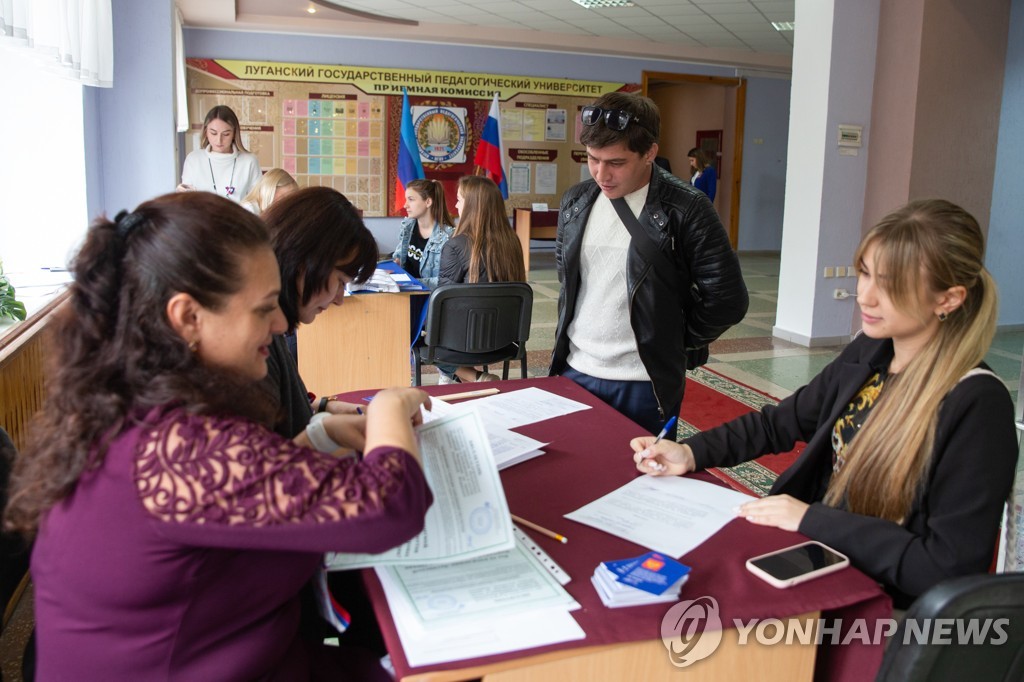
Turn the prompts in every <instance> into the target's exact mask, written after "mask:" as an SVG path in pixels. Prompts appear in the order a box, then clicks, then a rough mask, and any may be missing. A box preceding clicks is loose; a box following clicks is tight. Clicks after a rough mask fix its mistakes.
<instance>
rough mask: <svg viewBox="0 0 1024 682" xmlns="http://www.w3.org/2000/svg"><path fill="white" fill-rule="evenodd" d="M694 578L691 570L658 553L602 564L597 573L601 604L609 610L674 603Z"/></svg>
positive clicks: (596, 586) (595, 578)
mask: <svg viewBox="0 0 1024 682" xmlns="http://www.w3.org/2000/svg"><path fill="white" fill-rule="evenodd" d="M689 577H690V567H689V566H684V565H683V564H681V563H679V562H678V561H676V560H675V559H671V558H669V557H666V556H665V555H663V554H658V553H657V552H648V553H647V554H643V555H641V556H638V557H633V558H630V559H621V560H619V561H602V562H601V563H600V564H598V566H597V570H596V571H594V576H593V577H592V578H591V582H593V583H594V587H595V589H597V594H598V596H599V597H601V601H602V602H604V605H605V606H607V607H609V608H618V607H620V606H642V605H645V604H660V603H664V602H674V601H676V600H678V599H679V590H680V589H681V588H682V587H683V583H685V582H686V580H687V578H689Z"/></svg>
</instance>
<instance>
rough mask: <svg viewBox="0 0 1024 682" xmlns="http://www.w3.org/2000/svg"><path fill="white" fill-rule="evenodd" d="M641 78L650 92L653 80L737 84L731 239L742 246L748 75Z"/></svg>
mask: <svg viewBox="0 0 1024 682" xmlns="http://www.w3.org/2000/svg"><path fill="white" fill-rule="evenodd" d="M641 78H642V81H641V88H642V89H641V92H643V94H644V95H645V96H647V92H648V85H649V84H650V82H651V81H670V82H676V83H699V84H703V85H721V86H724V87H732V88H736V129H735V138H734V139H735V144H734V145H733V151H732V182H731V184H732V196H730V197H729V225H728V227H727V229H728V232H729V243H730V244H732V248H733V249H736V248H738V246H739V235H740V186H741V184H742V180H743V127H744V124H745V123H746V121H745V116H746V108H747V79H746V78H728V77H725V76H699V75H696V74H690V73H668V72H665V71H644V72H643V74H642V76H641Z"/></svg>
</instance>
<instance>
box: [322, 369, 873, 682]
mask: <svg viewBox="0 0 1024 682" xmlns="http://www.w3.org/2000/svg"><path fill="white" fill-rule="evenodd" d="M481 386H482V387H485V388H499V389H500V390H502V391H513V390H517V389H522V388H527V387H531V386H536V387H538V388H542V389H544V390H547V391H550V392H552V393H556V394H558V395H561V396H564V397H566V398H570V399H572V400H577V401H579V402H581V403H585V404H587V405H591V406H592V408H593V409H590V410H584V411H581V412H576V413H574V414H570V415H566V416H563V417H557V418H554V419H549V420H547V421H542V422H538V423H535V424H529V425H526V426H522V427H519V428H517V429H515V430H516V431H518V432H520V433H522V434H524V435H527V436H530V437H531V438H535V439H537V440H539V441H541V442H545V443H550V445H548V446H547V447H546V448H544V451H545V453H546V454H544V455H542V456H540V457H537V458H535V459H532V460H529V461H527V462H523V463H521V464H517V465H515V466H513V467H510V468H509V469H506V470H504V471H502V472H501V478H502V481H503V483H504V486H505V495H506V497H507V499H508V504H509V508H510V510H511V512H512V513H513V514H516V515H518V516H522V517H523V518H525V519H528V520H529V521H533V522H534V523H537V524H539V525H541V526H544V527H546V528H550V529H552V530H554V531H556V532H558V533H561V534H562V535H565V536H566V537H567V538H569V542H568V543H567V544H561V543H558V542H556V541H555V540H552V539H550V538H548V537H546V536H543V535H541V534H540V533H536V532H534V531H532V530H529V529H524V530H526V532H527V533H529V534H530V536H531V537H532V538H533V539H534V540H535V541H536V543H537V544H538V545H539V546H540V547H542V548H543V549H544V550H545V551H546V552H547V553H548V554H549V555H551V558H552V559H554V560H555V562H556V563H558V564H559V565H560V566H561V567H562V568H563V569H565V571H566V572H567V573H568V574H569V575H570V576H572V582H570V583H569V584H568V585H567V586H566V589H567V590H568V592H569V593H570V594H571V595H572V596H573V598H575V599H576V601H578V602H579V603H580V605H581V606H582V609H580V610H578V611H574V612H573V616H574V617H575V618H576V621H577V622H578V623H579V624H580V626H581V627H582V628H583V630H584V631H585V632H586V638H585V639H582V640H578V641H574V642H563V643H559V644H552V645H548V646H544V647H538V648H534V649H529V650H525V651H515V652H510V653H507V654H499V655H495V656H487V657H484V658H476V659H466V660H461V661H452V662H448V663H443V664H436V665H428V666H421V667H418V668H411V667H410V666H409V664H408V663H407V661H406V659H405V654H404V652H403V650H402V647H401V642H400V640H399V638H398V634H397V632H396V631H395V626H394V622H393V621H392V619H391V614H390V611H389V609H388V608H387V601H386V599H385V597H384V593H383V590H382V588H381V586H380V582H379V581H378V580H377V577H376V575H375V573H374V572H373V571H372V570H366V571H364V573H363V577H364V581H365V583H366V586H367V590H368V592H369V594H370V598H371V599H372V601H373V604H374V610H375V612H376V614H377V618H378V620H379V622H380V627H381V630H382V632H383V634H384V639H385V642H386V644H387V647H388V651H389V652H390V653H391V660H392V663H393V664H394V667H395V671H396V673H397V674H398V678H399V679H401V678H402V677H405V676H407V675H410V674H418V673H424V672H428V671H432V670H455V669H459V668H468V667H472V666H477V665H486V664H488V663H494V662H497V661H503V660H508V659H515V658H522V657H524V656H527V655H536V654H540V653H544V652H547V651H556V650H563V649H571V648H577V647H588V646H595V645H600V644H615V643H625V642H635V641H643V640H651V639H660V638H661V630H660V628H661V620H662V616H664V615H665V612H666V611H667V610H668V609H669V607H670V606H671V605H670V604H656V605H652V606H637V607H629V608H620V609H614V610H612V609H608V608H606V607H605V606H604V605H603V604H602V603H601V600H600V597H598V595H597V593H596V591H595V590H594V587H593V585H591V583H590V576H591V575H592V574H593V572H594V569H595V568H596V567H597V564H598V563H599V562H601V561H607V560H614V559H624V558H627V557H631V556H637V555H639V554H642V553H644V552H646V551H648V550H647V548H644V547H641V546H640V545H636V544H633V543H631V542H628V541H626V540H623V539H621V538H618V537H615V536H613V535H609V534H607V533H604V532H602V531H599V530H597V529H595V528H591V527H590V526H585V525H582V524H580V523H576V522H575V521H570V520H568V519H566V518H564V517H563V515H564V514H567V513H569V512H571V511H573V510H575V509H578V508H580V507H582V506H583V505H585V504H587V503H589V502H592V501H593V500H595V499H597V498H598V497H600V496H602V495H605V494H607V493H609V492H611V491H612V490H615V489H616V488H619V487H621V486H622V485H625V484H626V483H628V482H629V481H630V480H631V479H632V478H634V477H635V476H637V475H640V474H638V473H637V472H636V470H635V468H634V466H633V460H632V455H631V450H630V448H629V439H630V438H631V437H633V436H634V435H643V433H644V432H643V430H642V429H641V428H640V427H639V426H637V425H636V424H635V423H633V422H632V421H631V420H629V419H628V418H626V417H624V416H622V415H621V414H619V413H618V412H617V411H615V410H614V409H612V408H611V407H609V406H608V405H606V404H605V403H603V402H601V401H600V400H599V399H598V398H596V397H595V396H593V395H592V394H591V393H589V392H588V391H586V390H585V389H583V388H582V387H580V386H579V385H577V384H576V383H575V382H573V381H571V380H569V379H565V378H563V377H546V378H541V379H525V380H523V379H521V380H514V381H513V380H510V381H503V382H489V383H487V384H484V385H481ZM426 390H427V392H428V393H430V394H431V395H438V396H441V395H444V394H446V393H449V394H450V393H460V392H463V391H466V390H470V387H468V386H467V385H465V384H461V385H453V386H437V387H433V386H431V387H426ZM373 392H374V391H356V392H351V393H347V394H344V395H342V396H339V398H340V399H342V400H349V401H351V402H359V401H360V400H361V399H362V398H363V397H364V396H367V395H371V394H372V393H373ZM693 477H694V478H697V479H700V480H704V481H708V482H712V483H717V484H719V485H721V482H720V481H718V480H717V479H715V478H714V477H713V476H711V475H710V474H706V473H703V472H700V473H696V474H693ZM804 540H806V538H805V536H803V535H801V534H799V533H790V532H787V531H783V530H779V529H776V528H765V527H759V526H753V525H751V524H749V523H748V522H746V521H743V520H742V519H737V520H734V521H732V522H730V523H729V524H727V525H726V526H725V527H724V528H723V529H722V530H721V531H719V532H718V533H716V534H715V535H714V536H712V537H711V538H710V539H709V540H708V541H706V542H704V543H703V544H701V545H700V546H698V547H697V548H696V549H694V550H693V551H691V552H690V553H688V554H686V555H684V556H682V557H680V558H679V559H680V561H681V562H682V563H684V564H686V565H688V566H690V567H692V569H693V570H692V572H691V573H690V577H689V580H688V581H687V583H686V584H685V585H684V586H683V589H682V592H681V594H680V600H687V599H695V598H697V597H700V596H704V595H708V596H712V597H714V598H715V599H716V600H717V601H718V605H719V615H720V617H721V619H722V622H723V623H724V624H726V625H731V624H732V623H733V620H734V619H741V620H742V621H743V622H744V623H747V622H749V620H750V619H753V618H758V619H763V618H786V617H789V616H796V615H799V614H802V613H808V612H813V611H821V612H822V616H821V617H822V618H826V619H833V618H841V619H842V620H843V622H844V631H845V629H847V628H849V627H850V626H851V625H852V621H853V619H855V618H866V619H868V621H869V632H873V631H874V625H873V621H874V620H876V619H878V618H888V617H889V616H890V615H891V612H892V606H891V601H890V599H889V597H888V596H887V595H886V594H885V593H884V592H883V591H882V590H881V588H880V587H879V586H878V584H877V583H875V581H873V580H872V579H870V578H869V577H867V576H866V575H864V574H863V573H861V572H860V571H858V570H856V569H853V568H849V569H845V570H842V571H839V572H837V573H834V574H831V575H827V576H824V577H821V578H818V579H815V580H811V581H808V582H806V583H802V584H800V585H796V586H793V587H790V588H788V589H777V588H774V587H772V586H770V585H768V584H767V583H766V582H764V581H762V580H760V579H758V578H756V577H755V576H753V575H752V574H751V573H750V572H749V571H747V569H746V566H745V562H746V560H747V559H748V558H750V557H753V556H756V555H758V554H763V553H765V552H770V551H772V550H775V549H781V548H783V547H788V546H790V545H794V544H797V543H798V542H801V541H804ZM882 653H883V648H882V646H880V645H867V644H864V643H862V642H859V641H855V642H854V643H852V644H846V645H841V646H824V645H823V646H820V647H819V650H818V663H817V670H816V678H818V679H827V680H863V679H873V678H874V675H875V671H876V670H877V668H878V666H879V664H880V662H881V657H882Z"/></svg>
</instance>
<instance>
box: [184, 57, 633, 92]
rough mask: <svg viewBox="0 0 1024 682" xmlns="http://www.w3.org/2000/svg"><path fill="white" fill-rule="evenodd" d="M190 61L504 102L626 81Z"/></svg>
mask: <svg viewBox="0 0 1024 682" xmlns="http://www.w3.org/2000/svg"><path fill="white" fill-rule="evenodd" d="M188 64H189V66H192V67H193V68H198V69H201V70H203V71H206V72H207V73H209V74H211V75H214V76H218V77H220V78H224V79H227V80H247V81H275V82H282V81H285V82H288V81H290V82H294V83H334V84H340V85H352V86H354V87H356V88H358V89H359V90H361V91H362V92H364V93H366V94H367V95H401V94H402V88H403V87H404V88H406V89H408V91H409V94H410V95H420V96H434V97H463V98H466V99H491V98H493V97H494V93H495V92H497V93H498V99H500V100H502V101H507V100H509V99H510V98H512V97H515V96H516V95H557V96H561V97H587V98H590V99H597V98H598V97H600V96H601V95H603V94H605V93H608V92H615V91H617V90H621V89H622V88H623V86H624V85H625V83H608V82H604V81H579V80H572V79H569V78H534V77H532V76H506V75H502V74H491V73H465V72H462V71H421V70H417V69H383V68H376V67H367V66H338V65H328V64H290V63H286V62H254V61H243V60H237V59H189V60H188Z"/></svg>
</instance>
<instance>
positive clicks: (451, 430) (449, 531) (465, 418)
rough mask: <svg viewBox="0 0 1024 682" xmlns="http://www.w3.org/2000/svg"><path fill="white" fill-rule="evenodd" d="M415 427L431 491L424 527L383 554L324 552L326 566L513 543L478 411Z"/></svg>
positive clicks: (407, 559)
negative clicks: (421, 530) (431, 497)
mask: <svg viewBox="0 0 1024 682" xmlns="http://www.w3.org/2000/svg"><path fill="white" fill-rule="evenodd" d="M416 432H417V439H418V440H419V445H420V453H421V455H422V459H423V474H424V475H425V476H426V478H427V483H429V484H430V489H431V490H432V491H434V504H433V505H431V507H430V509H429V510H427V517H426V521H425V523H424V528H423V532H422V533H420V534H419V535H417V536H416V537H414V538H413V539H412V540H409V541H408V542H406V543H405V544H403V545H399V546H398V547H395V548H394V549H392V550H390V551H387V552H384V553H382V554H348V553H345V554H340V553H338V554H328V555H327V557H326V560H325V563H326V567H327V569H328V570H341V569H350V568H365V567H367V566H384V565H394V564H429V563H450V562H453V561H464V560H466V559H472V558H475V557H479V556H485V555H487V554H492V553H494V552H501V551H505V550H508V549H511V548H512V547H513V546H514V544H515V537H514V535H513V534H512V521H511V519H510V518H509V511H508V502H506V500H505V489H504V488H503V487H502V485H501V479H500V478H499V476H498V469H497V466H496V465H495V463H494V454H493V453H492V451H491V444H490V441H489V439H488V435H487V431H486V430H485V429H484V424H483V422H482V421H481V420H480V415H479V414H478V413H477V412H476V411H475V410H473V411H458V412H453V413H452V414H450V415H448V416H446V417H443V418H441V419H434V420H432V421H430V422H428V423H426V424H423V425H421V426H419V427H417V429H416Z"/></svg>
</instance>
